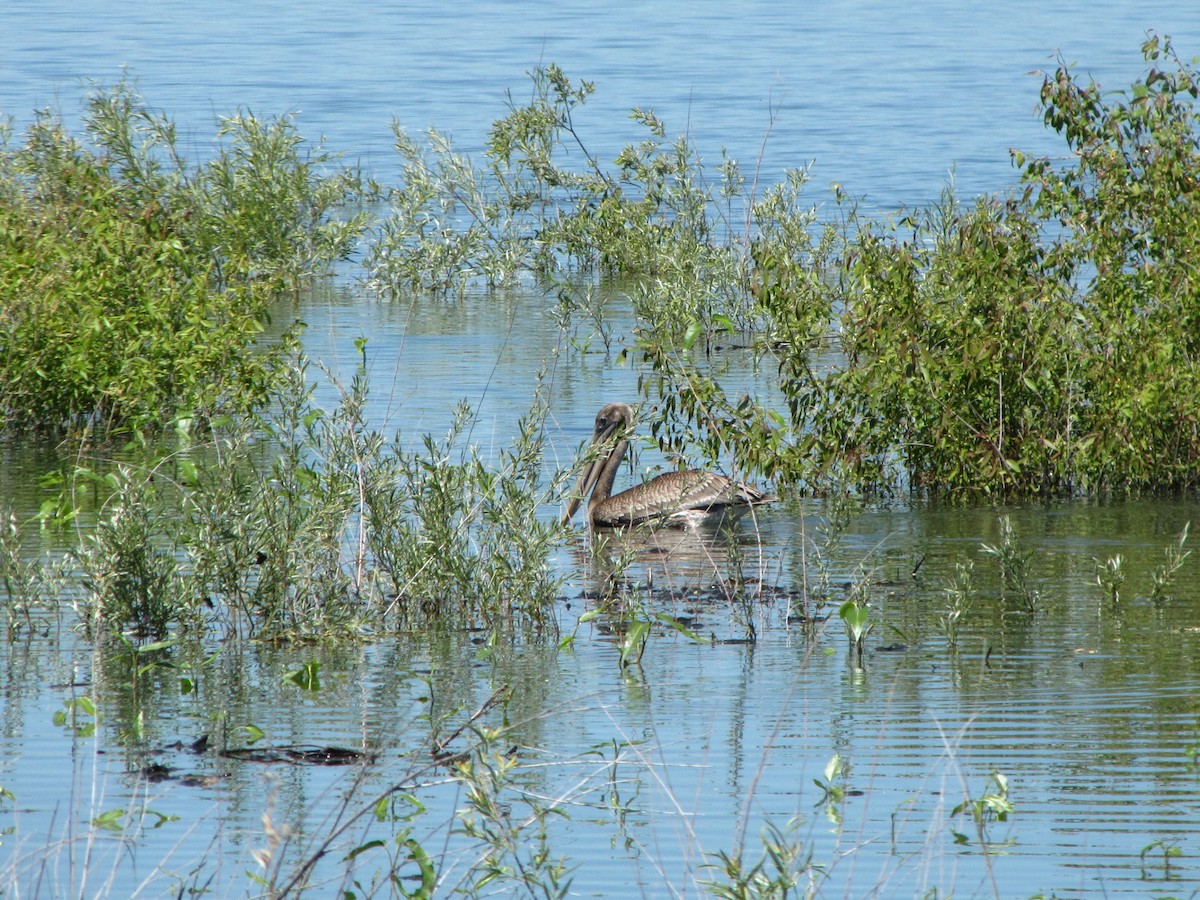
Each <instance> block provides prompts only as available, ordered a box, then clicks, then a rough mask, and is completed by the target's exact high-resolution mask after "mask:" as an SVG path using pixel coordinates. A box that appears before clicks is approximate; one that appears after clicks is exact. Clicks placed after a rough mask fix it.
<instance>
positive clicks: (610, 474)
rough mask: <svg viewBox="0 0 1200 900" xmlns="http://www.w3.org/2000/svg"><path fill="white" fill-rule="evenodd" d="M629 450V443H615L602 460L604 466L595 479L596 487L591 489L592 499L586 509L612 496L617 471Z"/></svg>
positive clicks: (622, 441) (623, 441)
mask: <svg viewBox="0 0 1200 900" xmlns="http://www.w3.org/2000/svg"><path fill="white" fill-rule="evenodd" d="M628 449H629V441H625V440H621V441H617V443H616V445H615V446H614V447H613V448H612V449H611V450H609V451H608V455H607V456H606V457H605V458H604V464H603V466H602V468H601V469H600V477H599V478H597V479H596V486H595V487H594V488H593V489H592V499H591V500H589V501H588V509H593V508H595V506H596V505H597V504H599V503H603V502H604V501H605V500H607V499H608V498H609V497H610V496H612V489H613V485H614V484H615V483H616V480H617V469H619V468H621V460H623V459H624V458H625V452H626V451H627V450H628Z"/></svg>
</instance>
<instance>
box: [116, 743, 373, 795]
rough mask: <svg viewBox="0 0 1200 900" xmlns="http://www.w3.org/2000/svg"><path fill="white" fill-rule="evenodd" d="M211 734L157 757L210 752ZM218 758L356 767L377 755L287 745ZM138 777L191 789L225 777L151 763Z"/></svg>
mask: <svg viewBox="0 0 1200 900" xmlns="http://www.w3.org/2000/svg"><path fill="white" fill-rule="evenodd" d="M209 749H210V748H209V739H208V735H207V734H205V735H201V736H200V737H199V738H197V739H196V740H194V741H192V742H191V743H184V742H183V741H175V742H174V743H172V744H164V745H163V746H161V747H159V748H158V749H157V750H155V751H153V752H154V753H155V754H156V755H157V754H163V753H191V754H193V755H196V756H200V755H203V754H206V753H208V752H209ZM215 755H216V756H218V757H221V758H222V759H236V760H240V761H243V762H255V763H268V764H278V763H287V764H289V765H296V766H353V765H363V764H367V763H373V762H375V760H376V759H377V758H378V754H376V753H372V752H370V751H366V750H353V749H351V748H349V747H318V746H313V745H304V744H287V745H284V746H275V747H235V748H232V749H225V750H217V751H215ZM138 774H139V775H141V776H142V777H143V778H145V779H146V780H147V781H150V782H154V783H156V784H157V783H160V782H164V781H177V782H179V783H180V784H185V785H190V786H192V787H211V786H212V785H214V784H217V783H218V782H220V781H221V780H222V779H223V778H224V777H225V776H224V775H222V774H218V773H197V772H182V771H180V768H179V767H178V766H169V765H166V764H165V763H162V762H152V763H149V764H147V765H145V766H142V768H140V769H139V770H138Z"/></svg>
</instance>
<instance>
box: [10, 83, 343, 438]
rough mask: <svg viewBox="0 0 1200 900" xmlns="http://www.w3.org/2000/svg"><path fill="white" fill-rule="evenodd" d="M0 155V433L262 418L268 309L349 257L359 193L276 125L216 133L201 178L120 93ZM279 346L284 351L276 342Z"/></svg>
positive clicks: (267, 380)
mask: <svg viewBox="0 0 1200 900" xmlns="http://www.w3.org/2000/svg"><path fill="white" fill-rule="evenodd" d="M84 124H85V129H86V132H87V135H88V137H89V138H90V141H88V142H85V141H84V140H81V139H79V138H76V137H73V136H72V135H70V134H68V132H67V131H66V129H65V127H64V125H63V124H62V122H61V121H60V120H59V119H57V118H55V117H52V116H51V115H49V114H45V113H44V114H41V115H39V116H38V118H37V119H36V121H35V122H34V124H33V125H31V126H30V128H29V129H28V131H27V134H26V135H25V139H24V143H23V144H22V145H21V146H18V147H13V146H10V145H6V146H4V147H2V148H0V427H7V428H9V429H16V428H22V429H30V430H37V431H43V432H48V433H55V432H59V431H61V430H63V429H69V428H79V427H85V426H93V427H96V428H98V429H103V430H109V429H114V428H115V429H118V430H132V431H143V430H152V429H154V428H159V427H162V426H164V425H166V424H168V423H169V422H171V421H173V420H175V419H176V418H179V417H211V416H212V415H213V414H215V413H216V412H217V411H220V410H247V409H252V408H254V407H257V406H261V405H262V404H263V403H265V402H266V400H267V396H268V393H269V390H270V387H271V384H272V380H273V377H274V376H273V364H272V354H271V353H261V352H256V344H257V341H258V339H259V336H260V335H261V334H262V332H263V329H264V327H265V325H266V323H267V320H268V316H267V309H268V305H269V304H270V303H271V302H272V301H273V299H274V298H276V297H278V296H279V295H280V293H281V292H282V291H284V290H288V289H291V290H296V289H297V288H298V285H299V283H300V281H301V279H303V278H306V277H308V276H310V275H312V274H314V273H316V272H317V271H320V270H321V268H322V267H323V266H325V265H327V264H328V263H329V262H331V261H332V260H334V259H336V258H339V257H342V256H345V255H346V254H348V253H349V250H350V247H351V242H352V241H353V239H354V236H355V235H356V234H357V233H358V231H360V230H361V227H362V225H363V220H362V219H361V218H358V217H351V218H350V219H349V220H347V221H345V222H339V221H335V220H334V219H333V217H332V212H333V211H334V210H335V209H336V208H337V207H338V206H339V205H341V204H342V203H344V202H345V201H346V200H347V199H348V198H350V197H351V196H353V195H354V194H355V192H356V190H357V187H356V184H357V182H356V179H355V178H354V177H352V176H351V175H350V174H349V173H344V172H343V173H336V174H334V175H331V176H325V175H322V174H320V167H321V166H323V165H324V164H325V162H326V160H327V158H326V157H325V156H324V155H321V154H318V155H317V156H315V157H306V156H305V155H304V154H303V153H302V151H301V147H300V144H301V141H300V139H299V138H298V137H297V136H296V134H295V131H294V128H293V127H292V125H291V123H290V122H288V121H287V120H278V121H274V122H260V121H258V120H255V119H253V118H252V117H249V116H238V117H236V118H233V119H229V120H226V122H225V124H224V126H223V127H222V130H221V136H222V137H223V138H228V139H229V143H228V144H227V145H226V146H223V147H222V148H221V150H220V152H219V153H218V155H217V157H216V158H215V159H214V160H213V161H212V162H210V163H209V164H207V165H205V166H201V167H191V166H189V165H188V164H187V163H186V162H185V161H184V160H183V159H182V158H181V157H180V156H179V154H178V149H177V146H176V140H175V130H174V126H173V125H172V124H171V123H170V122H169V121H167V120H166V119H164V118H162V117H161V116H159V115H156V114H154V113H152V112H150V111H149V110H148V109H147V108H146V107H145V106H144V104H143V103H142V101H141V100H140V98H139V97H137V96H136V95H135V94H134V93H133V91H132V89H131V88H130V87H129V86H128V85H127V84H126V83H121V84H119V85H117V86H116V87H114V88H112V89H109V90H106V91H100V92H98V93H97V94H96V95H94V96H93V97H92V98H91V99H90V101H89V103H88V109H87V113H86V115H85V118H84ZM285 343H286V342H285Z"/></svg>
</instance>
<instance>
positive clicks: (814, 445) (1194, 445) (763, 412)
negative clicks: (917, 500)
mask: <svg viewBox="0 0 1200 900" xmlns="http://www.w3.org/2000/svg"><path fill="white" fill-rule="evenodd" d="M1143 52H1144V54H1145V57H1146V60H1147V62H1151V63H1153V65H1152V66H1151V68H1150V69H1149V71H1148V72H1147V74H1146V75H1145V77H1144V78H1143V79H1142V80H1140V81H1139V82H1137V83H1135V84H1134V85H1133V87H1132V88H1131V90H1130V91H1129V92H1118V93H1116V94H1113V93H1107V92H1106V93H1102V92H1101V89H1100V87H1099V86H1098V85H1096V84H1094V83H1089V84H1082V83H1080V82H1079V81H1078V80H1077V79H1076V78H1075V77H1074V75H1073V74H1072V73H1071V72H1070V71H1069V70H1068V68H1067V67H1066V66H1065V65H1063V66H1060V67H1059V69H1058V70H1057V71H1056V72H1055V73H1054V74H1053V75H1047V76H1046V79H1045V82H1044V85H1043V88H1042V94H1041V96H1042V103H1043V106H1044V109H1045V119H1046V122H1047V124H1048V125H1050V126H1051V127H1053V128H1054V129H1056V130H1057V131H1058V132H1059V133H1060V134H1061V135H1062V136H1063V138H1064V139H1065V140H1066V142H1067V145H1068V147H1069V148H1070V150H1071V151H1072V153H1073V162H1072V163H1070V164H1067V165H1063V164H1062V163H1060V162H1057V161H1054V160H1049V159H1027V158H1026V157H1024V156H1023V155H1022V154H1020V153H1016V152H1014V159H1015V161H1016V163H1017V165H1018V166H1019V167H1020V168H1021V170H1022V180H1023V182H1024V188H1023V189H1022V190H1020V191H1017V192H1014V194H1013V195H1012V196H1009V197H1006V198H1000V199H995V198H980V199H979V200H978V201H976V202H975V203H973V204H970V205H967V206H963V205H961V204H960V203H959V201H958V199H957V198H956V197H955V196H954V194H953V192H952V190H947V192H946V193H945V194H944V195H943V197H942V199H941V201H940V202H939V203H937V204H935V205H933V206H932V207H930V208H929V209H926V210H923V211H919V212H916V213H913V214H910V215H907V216H905V217H904V218H902V219H901V220H900V221H899V222H897V223H895V224H887V223H881V222H877V221H868V220H864V219H863V218H862V217H860V216H859V215H858V214H857V212H856V211H855V210H853V209H852V210H851V211H850V215H849V219H848V221H847V222H846V223H845V226H844V228H845V232H844V236H845V246H844V248H842V250H841V255H840V259H838V260H836V261H834V264H833V265H824V266H822V265H820V264H819V260H820V259H821V258H820V257H813V261H812V262H811V263H808V262H801V264H800V265H801V266H802V267H803V268H804V269H806V270H807V271H808V277H804V276H801V277H793V276H792V274H791V272H792V267H793V266H794V265H796V261H797V259H798V257H796V256H795V255H780V254H778V253H777V252H775V250H774V247H773V246H772V244H771V242H770V241H766V242H765V243H764V244H762V245H760V246H758V247H756V253H755V258H756V260H757V261H758V262H759V265H760V272H761V275H762V281H761V282H760V284H759V285H758V288H759V289H758V292H757V294H756V296H755V300H756V303H755V311H756V313H757V314H758V316H759V317H760V318H761V321H762V323H763V327H764V328H765V329H766V332H767V333H768V334H770V335H771V343H770V347H771V349H772V350H773V352H774V353H775V355H776V357H777V359H778V361H779V370H780V375H781V379H780V390H781V392H782V395H783V398H784V404H785V405H786V407H787V409H788V412H789V414H790V415H789V416H788V417H787V418H786V419H785V418H783V417H782V416H780V415H779V414H778V413H777V412H776V411H775V409H774V408H773V407H772V406H770V405H763V404H761V403H759V402H757V401H754V400H752V399H751V398H749V397H745V396H742V397H739V398H736V399H734V398H730V397H727V396H726V395H725V393H724V392H723V391H722V390H721V389H720V387H719V386H718V385H717V383H716V381H715V380H714V379H713V378H712V377H711V375H710V374H709V373H708V371H707V370H706V367H705V366H704V365H703V364H701V363H700V362H697V361H695V360H689V359H686V358H680V356H679V355H678V354H673V353H664V352H661V351H660V350H659V349H658V348H657V347H656V346H655V345H653V344H651V345H649V347H650V356H651V360H652V362H653V363H654V365H655V367H656V369H657V375H658V378H659V379H660V381H661V382H662V383H660V385H659V387H658V394H659V396H660V397H661V398H664V404H665V405H666V406H667V407H668V412H669V413H672V414H674V413H677V412H681V413H683V416H682V418H683V420H684V422H685V423H689V422H690V423H693V424H695V425H702V426H704V427H705V428H707V429H708V430H709V431H710V432H713V431H714V430H715V433H714V435H713V436H711V437H710V438H708V441H709V443H710V444H711V443H714V442H715V443H719V444H720V446H722V447H724V448H725V449H727V450H732V451H733V452H734V454H735V456H737V458H738V459H739V460H741V461H742V462H743V464H745V465H746V466H748V467H750V468H755V469H759V470H760V471H763V472H766V473H768V474H774V475H775V476H776V477H778V478H779V479H781V480H782V481H785V482H792V483H796V484H801V485H807V486H810V487H814V488H819V487H823V486H826V485H828V484H830V483H833V484H841V485H847V486H850V487H853V488H857V489H859V490H864V491H878V492H890V491H893V490H896V489H898V488H900V489H905V488H906V489H909V490H912V491H915V492H919V493H922V494H928V495H935V494H943V493H949V492H954V493H960V492H963V493H968V494H972V495H977V494H989V495H1000V496H1046V495H1062V494H1071V493H1077V492H1088V493H1096V492H1113V491H1120V492H1138V491H1163V490H1166V491H1173V490H1182V489H1188V488H1193V487H1195V486H1196V485H1197V484H1198V483H1200V375H1198V374H1197V372H1198V368H1197V366H1196V360H1197V352H1198V351H1200V282H1198V281H1197V278H1196V272H1195V260H1196V258H1197V256H1198V251H1200V191H1197V190H1196V187H1197V182H1196V178H1197V175H1196V173H1197V172H1200V129H1198V128H1197V120H1196V117H1195V110H1194V101H1195V99H1196V97H1197V95H1198V93H1200V79H1198V75H1197V73H1196V71H1195V70H1194V69H1193V68H1192V67H1190V66H1188V65H1187V64H1185V63H1183V62H1182V61H1180V60H1179V59H1178V57H1177V56H1176V55H1175V54H1174V53H1173V51H1172V50H1171V47H1170V42H1169V41H1160V40H1159V39H1158V38H1157V37H1151V38H1150V39H1149V40H1148V41H1147V43H1146V44H1145V46H1144V47H1143ZM1163 60H1167V61H1169V62H1170V66H1164V67H1160V65H1161V63H1162V61H1163ZM825 259H826V260H830V259H831V257H825ZM670 427H671V428H672V429H673V430H674V431H675V432H676V433H680V432H684V433H685V432H686V428H687V426H686V425H679V424H674V425H671V426H670Z"/></svg>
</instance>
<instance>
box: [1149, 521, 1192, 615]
mask: <svg viewBox="0 0 1200 900" xmlns="http://www.w3.org/2000/svg"><path fill="white" fill-rule="evenodd" d="M1191 527H1192V523H1191V522H1188V523H1187V524H1186V525H1184V526H1183V530H1182V531H1181V532H1179V537H1178V538H1176V539H1175V543H1173V544H1171V545H1170V546H1169V547H1167V549H1166V550H1164V551H1163V556H1164V557H1165V558H1164V559H1163V561H1162V562H1161V563H1159V564H1158V565H1157V566H1155V568H1154V571H1153V572H1151V573H1150V580H1151V586H1150V599H1151V600H1153V601H1154V602H1155V603H1158V602H1159V601H1161V600H1163V599H1164V598H1165V597H1166V595H1167V592H1168V591H1170V590H1171V586H1172V585H1174V583H1175V576H1176V575H1177V574H1178V573H1179V570H1180V569H1181V568H1182V567H1183V563H1184V560H1186V559H1187V558H1188V557H1189V556H1190V555H1191V553H1192V551H1191V550H1184V549H1183V545H1184V544H1186V543H1187V539H1188V531H1189V529H1191Z"/></svg>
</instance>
